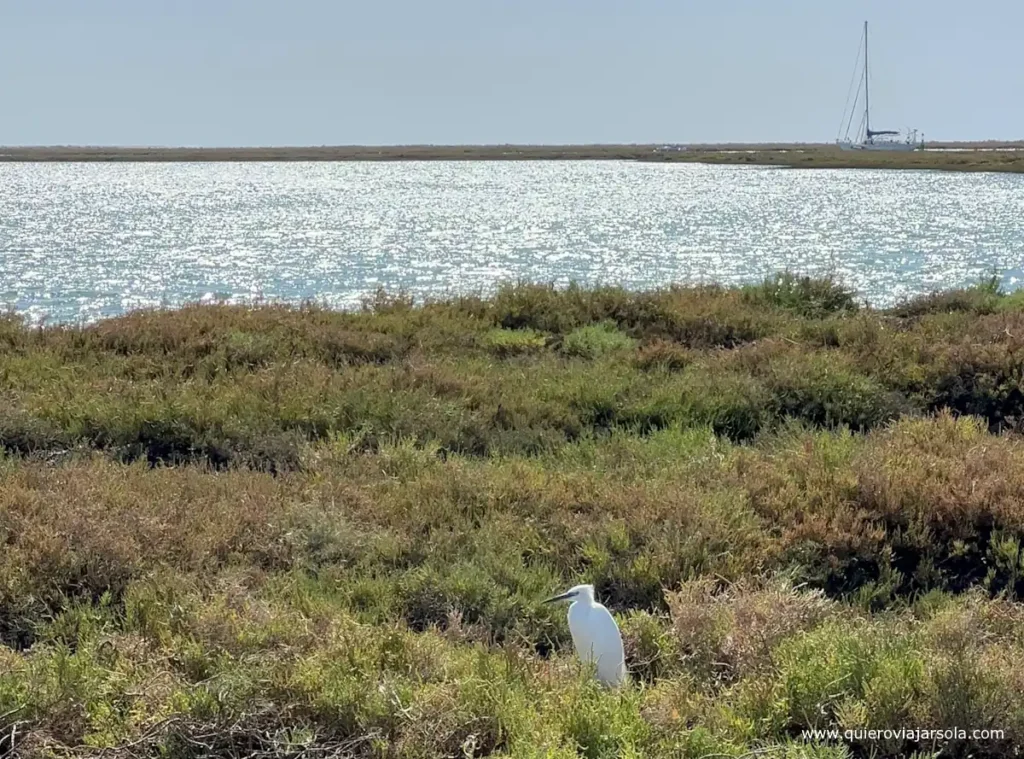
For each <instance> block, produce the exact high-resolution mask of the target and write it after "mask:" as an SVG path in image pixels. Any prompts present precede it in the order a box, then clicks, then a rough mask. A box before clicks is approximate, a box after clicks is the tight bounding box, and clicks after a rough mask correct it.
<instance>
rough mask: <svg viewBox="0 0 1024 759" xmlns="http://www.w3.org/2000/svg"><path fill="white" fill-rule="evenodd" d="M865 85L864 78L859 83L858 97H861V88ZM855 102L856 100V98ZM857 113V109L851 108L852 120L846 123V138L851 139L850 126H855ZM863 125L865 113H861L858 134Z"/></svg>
mask: <svg viewBox="0 0 1024 759" xmlns="http://www.w3.org/2000/svg"><path fill="white" fill-rule="evenodd" d="M863 86H864V80H863V79H862V80H861V82H860V84H859V85H857V98H858V99H859V98H860V90H861V88H862V87H863ZM854 102H856V100H855V101H854ZM855 113H856V111H854V110H853V109H850V120H849V121H848V122H847V123H846V135H845V137H844V139H849V138H850V127H851V126H853V115H854V114H855ZM863 126H864V114H861V116H860V124H859V126H858V127H857V132H858V134H859V133H860V132H861V131H862V129H861V127H863Z"/></svg>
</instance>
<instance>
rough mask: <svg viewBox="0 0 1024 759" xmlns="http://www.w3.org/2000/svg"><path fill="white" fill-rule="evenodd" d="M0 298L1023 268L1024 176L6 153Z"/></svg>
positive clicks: (102, 302)
mask: <svg viewBox="0 0 1024 759" xmlns="http://www.w3.org/2000/svg"><path fill="white" fill-rule="evenodd" d="M0 267H2V268H0V303H5V304H8V305H10V306H13V307H14V308H15V309H17V310H18V311H19V312H22V313H26V314H29V315H31V316H32V317H33V318H36V319H38V318H42V317H44V316H45V317H46V318H48V319H50V320H56V321H78V320H92V319H96V318H99V317H103V316H110V315H115V314H118V313H122V312H124V311H125V310H128V309H132V308H137V307H142V306H152V305H161V304H165V305H177V304H180V303H182V302H187V301H195V300H200V299H203V298H206V299H210V298H226V299H229V300H246V299H249V298H253V297H262V298H266V299H281V300H287V301H300V300H304V299H316V300H319V301H322V302H325V303H328V304H330V305H332V306H341V307H344V306H350V305H354V304H357V303H358V302H359V300H360V299H361V297H363V296H364V295H366V294H367V293H371V292H373V291H374V290H375V289H376V288H377V287H378V286H383V287H385V288H386V289H388V290H398V289H404V290H406V291H409V292H411V293H412V294H414V295H417V296H423V295H444V294H448V293H454V292H465V291H487V290H488V289H489V288H491V287H493V285H494V284H495V282H497V281H499V280H507V279H513V278H527V279H531V280H541V281H555V282H558V283H566V282H568V281H570V280H576V281H579V282H585V283H595V282H603V283H617V284H623V285H626V286H629V287H649V286H657V285H663V284H667V283H670V282H708V281H717V282H723V283H737V282H746V281H752V280H756V279H759V278H761V277H762V276H764V275H765V274H767V273H770V272H773V271H777V270H780V269H783V268H788V269H791V270H794V271H798V272H801V273H817V274H821V273H825V272H828V271H834V272H837V273H838V274H839V275H840V276H841V277H842V278H843V279H844V281H846V282H847V283H848V284H850V285H851V286H853V287H854V288H856V289H857V290H858V292H859V293H860V294H861V295H862V296H863V297H864V298H865V299H867V300H869V301H870V302H872V303H874V304H876V305H887V304H891V303H892V302H894V301H896V300H898V299H899V298H901V297H904V296H907V295H910V294H914V293H919V292H924V291H928V290H932V289H935V288H939V287H953V286H959V285H964V284H969V283H972V282H974V281H976V280H977V279H978V278H979V277H980V276H983V275H984V274H986V273H988V272H991V271H993V270H998V271H999V273H1000V274H1001V276H1002V277H1003V281H1004V284H1005V285H1006V286H1007V287H1009V288H1014V287H1017V286H1019V285H1020V284H1021V283H1022V281H1024V176H1017V175H1000V174H955V173H942V172H923V171H914V172H911V171H903V172H901V171H891V172H884V171H868V170H859V171H849V170H846V171H843V170H822V171H791V170H785V169H777V168H755V167H734V166H700V165H695V164H687V165H664V164H636V163H604V162H601V163H597V162H595V163H568V162H530V163H526V162H508V163H500V162H455V163H336V164H330V163H308V164H259V163H241V164H211V163H205V164H203V163H197V164H0Z"/></svg>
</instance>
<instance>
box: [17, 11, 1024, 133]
mask: <svg viewBox="0 0 1024 759" xmlns="http://www.w3.org/2000/svg"><path fill="white" fill-rule="evenodd" d="M865 20H868V21H869V22H870V30H871V32H870V54H871V70H872V76H871V104H872V122H873V123H872V126H873V127H874V128H904V127H915V128H917V129H919V130H921V131H922V132H923V133H924V136H925V138H926V139H928V140H981V139H1021V138H1024V47H1022V46H1021V45H1020V42H1019V39H1020V29H1022V28H1024V2H1021V0H975V2H971V3H965V2H963V1H962V0H959V1H958V2H953V0H845V1H844V2H839V1H838V0H618V1H617V2H612V0H364V1H363V2H354V1H353V0H0V145H126V146H127V145H132V146H140V145H162V146H178V145H189V146H261V145H277V146H281V145H354V144H365V145H388V144H495V143H521V144H551V143H560V144H565V143H651V142H681V143H693V142H770V141H782V142H798V141H813V142H818V141H831V140H834V139H836V137H837V136H838V132H839V131H840V129H839V127H840V122H841V118H842V115H843V109H844V105H845V104H846V99H847V95H848V92H849V86H850V80H851V78H852V77H853V75H854V70H855V69H854V67H855V63H856V59H857V52H858V45H859V41H860V35H861V29H862V24H863V22H864V21H865Z"/></svg>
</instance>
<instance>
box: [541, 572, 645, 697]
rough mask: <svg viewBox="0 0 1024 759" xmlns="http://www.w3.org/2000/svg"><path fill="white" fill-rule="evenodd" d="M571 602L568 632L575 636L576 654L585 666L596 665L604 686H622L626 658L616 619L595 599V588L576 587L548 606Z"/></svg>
mask: <svg viewBox="0 0 1024 759" xmlns="http://www.w3.org/2000/svg"><path fill="white" fill-rule="evenodd" d="M568 600H571V601H572V603H571V604H570V605H569V632H570V633H572V642H573V645H574V646H575V647H576V654H577V655H578V656H579V657H580V660H581V661H583V662H584V663H590V662H594V663H596V665H597V679H598V680H600V681H601V682H602V683H603V684H604V685H607V686H610V687H615V686H618V685H621V684H622V683H623V682H624V681H625V679H626V657H625V654H624V653H623V650H622V635H621V634H620V633H619V626H618V625H617V624H615V619H614V618H613V617H612V615H611V614H610V613H609V611H608V610H607V609H606V608H604V606H602V605H601V604H599V603H598V602H597V601H596V600H594V586H593V585H577V586H575V587H573V588H569V590H567V591H566V592H565V593H562V594H561V595H558V596H555V597H554V598H549V599H547V601H545V603H551V602H552V601H568Z"/></svg>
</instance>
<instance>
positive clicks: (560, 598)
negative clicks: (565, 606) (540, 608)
mask: <svg viewBox="0 0 1024 759" xmlns="http://www.w3.org/2000/svg"><path fill="white" fill-rule="evenodd" d="M576 596H577V594H576V593H573V592H572V591H570V592H568V593H563V594H562V595H560V596H554V597H553V598H546V599H544V603H546V604H552V603H554V602H555V601H565V600H566V599H569V598H575V597H576Z"/></svg>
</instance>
